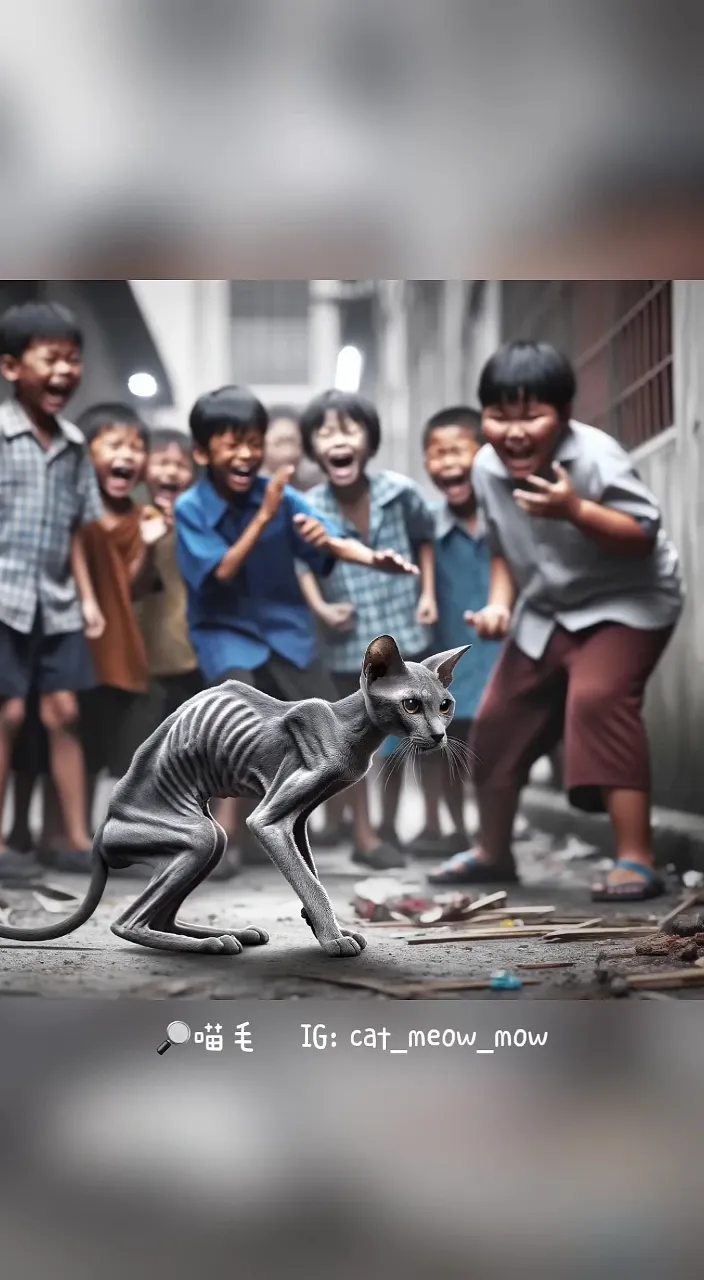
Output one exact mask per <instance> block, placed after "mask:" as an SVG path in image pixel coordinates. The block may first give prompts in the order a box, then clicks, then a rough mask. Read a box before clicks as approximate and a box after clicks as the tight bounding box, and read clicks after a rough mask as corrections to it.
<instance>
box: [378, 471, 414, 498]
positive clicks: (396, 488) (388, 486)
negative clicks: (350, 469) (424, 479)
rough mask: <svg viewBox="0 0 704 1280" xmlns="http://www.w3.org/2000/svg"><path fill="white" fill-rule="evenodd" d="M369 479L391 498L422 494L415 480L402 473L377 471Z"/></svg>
mask: <svg viewBox="0 0 704 1280" xmlns="http://www.w3.org/2000/svg"><path fill="white" fill-rule="evenodd" d="M369 478H370V480H371V482H372V484H373V485H375V486H376V487H377V488H378V489H380V490H384V491H385V492H386V493H388V494H389V495H390V496H394V495H395V494H401V493H409V492H410V493H422V489H421V487H420V485H419V484H417V483H416V481H415V480H411V478H410V476H404V475H402V474H401V472H400V471H387V470H384V471H375V472H373V473H372V475H371V476H370V477H369Z"/></svg>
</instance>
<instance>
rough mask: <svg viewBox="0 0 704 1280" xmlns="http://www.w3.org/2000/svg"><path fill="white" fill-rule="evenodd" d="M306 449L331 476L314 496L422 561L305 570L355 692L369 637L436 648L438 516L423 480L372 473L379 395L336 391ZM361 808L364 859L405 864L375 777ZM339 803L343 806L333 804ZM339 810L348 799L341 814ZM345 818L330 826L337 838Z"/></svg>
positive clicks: (325, 398)
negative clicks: (406, 571) (378, 569)
mask: <svg viewBox="0 0 704 1280" xmlns="http://www.w3.org/2000/svg"><path fill="white" fill-rule="evenodd" d="M301 434H302V436H303V445H304V448H305V450H306V453H307V454H308V456H309V457H310V458H312V459H313V461H315V462H317V463H318V465H319V466H320V467H321V469H322V470H323V471H324V473H325V475H326V477H327V479H326V481H325V483H324V484H322V485H318V486H317V487H316V488H314V489H311V490H310V492H309V494H308V497H309V499H310V502H311V503H312V505H313V506H314V507H315V509H316V511H318V512H320V514H321V515H322V516H324V517H326V518H327V519H329V520H330V521H332V522H333V523H335V524H336V525H338V526H339V527H341V528H342V529H343V530H344V532H345V533H346V534H348V535H351V536H352V537H354V538H358V539H359V540H360V541H362V542H364V543H366V544H367V545H368V546H370V547H390V548H391V549H392V550H393V551H396V552H397V553H398V554H399V555H401V556H403V557H404V558H405V559H408V560H412V561H413V560H415V561H416V563H417V564H418V566H419V569H420V582H419V581H418V580H417V579H414V578H410V577H409V578H394V579H389V578H388V577H387V576H386V575H382V574H380V573H374V572H371V573H370V572H369V570H362V569H359V568H358V567H357V566H356V565H354V564H350V563H339V564H337V565H336V566H335V568H334V569H333V571H332V573H331V574H330V575H329V576H328V577H327V578H326V579H325V580H324V582H321V583H320V585H319V584H318V582H317V581H316V580H315V579H314V577H313V575H312V573H302V574H301V588H302V590H303V592H304V594H305V596H306V599H307V601H308V603H309V605H310V606H311V607H312V608H313V609H314V610H315V612H316V614H317V616H318V617H319V618H320V620H321V622H322V623H323V625H324V627H325V628H326V630H327V637H326V639H327V644H326V659H327V666H328V669H329V670H330V672H331V674H332V677H333V679H334V681H335V685H336V688H337V692H338V697H340V698H344V697H347V696H348V695H349V694H350V693H353V692H354V691H355V690H356V689H357V688H358V687H359V671H360V667H361V665H362V661H363V659H364V654H365V652H366V648H367V645H368V644H369V642H370V641H371V640H373V639H374V637H375V636H377V635H380V634H382V633H388V634H390V635H393V636H394V637H395V639H396V641H397V643H398V645H399V648H400V650H401V652H402V654H403V656H404V657H405V658H408V659H409V660H410V661H414V662H418V661H420V660H421V658H423V657H424V656H425V655H426V653H427V650H428V647H429V644H430V639H431V635H432V632H431V628H432V627H433V626H434V625H435V623H436V622H437V605H436V602H435V551H434V537H435V524H434V517H433V513H432V510H431V508H430V506H429V504H428V503H427V502H426V500H425V498H424V497H423V494H422V493H421V490H420V489H419V488H418V486H417V485H415V484H414V483H413V481H411V480H409V479H407V477H406V476H401V475H397V474H396V473H395V472H393V471H381V472H377V473H376V474H373V475H368V474H367V470H366V468H367V463H368V461H369V459H370V458H373V457H374V454H375V453H376V452H377V450H378V448H379V444H380V442H381V428H380V424H379V416H378V414H377V412H376V409H375V408H374V405H373V404H371V403H370V402H369V401H367V400H365V399H364V398H363V397H362V396H359V395H351V394H348V393H344V392H340V391H326V392H324V393H323V395H321V396H317V397H316V399H315V400H313V401H312V402H311V403H310V404H309V405H308V407H307V409H306V410H305V412H304V414H303V417H302V419H301ZM401 783H402V773H401V770H400V769H396V770H394V772H393V773H392V774H391V775H390V777H389V778H388V780H387V786H386V788H385V793H384V800H385V811H387V812H388V813H395V811H396V803H397V800H398V795H399V792H400V788H401ZM349 798H350V803H351V805H352V809H353V813H354V845H355V848H354V853H353V858H354V861H355V862H360V863H363V864H364V865H365V866H369V867H373V868H375V869H379V870H384V869H386V868H388V867H398V866H402V865H403V862H404V858H403V855H402V854H401V853H400V851H399V849H398V847H397V846H396V844H395V842H394V841H393V839H392V838H391V833H390V832H388V831H387V830H386V825H387V824H386V823H383V822H382V828H381V831H380V832H376V831H374V829H373V828H372V825H371V822H370V818H369V801H368V791H367V782H366V779H362V781H361V782H358V783H357V784H356V786H354V787H353V788H351V790H350V792H349ZM330 807H331V808H333V806H330ZM338 815H339V807H338V809H337V813H336V816H338ZM339 834H340V828H339V825H338V828H337V831H335V830H333V831H331V832H329V833H327V835H326V837H321V836H319V837H318V839H319V840H322V839H323V838H326V839H327V840H328V841H329V842H330V839H331V837H332V842H334V841H335V837H336V836H337V838H338V839H339Z"/></svg>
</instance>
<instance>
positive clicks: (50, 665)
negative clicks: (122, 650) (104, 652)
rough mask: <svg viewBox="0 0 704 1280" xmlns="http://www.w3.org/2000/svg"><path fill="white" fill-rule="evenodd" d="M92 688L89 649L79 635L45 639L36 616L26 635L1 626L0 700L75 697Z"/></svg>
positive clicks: (68, 633)
mask: <svg viewBox="0 0 704 1280" xmlns="http://www.w3.org/2000/svg"><path fill="white" fill-rule="evenodd" d="M94 684H95V675H94V672H93V661H92V658H91V653H90V646H89V644H88V641H87V640H86V638H85V636H84V634H83V632H82V631H67V632H64V633H63V634H61V635H53V636H46V635H44V633H43V631H42V626H41V620H40V618H39V614H38V613H37V618H36V619H35V623H34V626H33V628H32V630H31V632H30V634H29V635H23V634H22V632H20V631H15V630H14V628H13V627H8V626H6V624H5V623H4V622H0V698H3V699H7V698H23V699H26V698H27V697H28V696H29V693H30V691H34V692H35V693H38V694H39V695H40V696H41V694H44V693H78V692H79V691H80V690H82V689H91V688H92V687H93V685H94Z"/></svg>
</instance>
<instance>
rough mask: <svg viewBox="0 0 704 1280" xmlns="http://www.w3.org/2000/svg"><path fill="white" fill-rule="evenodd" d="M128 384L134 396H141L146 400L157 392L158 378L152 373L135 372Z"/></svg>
mask: <svg viewBox="0 0 704 1280" xmlns="http://www.w3.org/2000/svg"><path fill="white" fill-rule="evenodd" d="M127 386H128V387H129V389H130V391H131V392H132V395H133V396H140V397H141V398H143V399H145V400H148V399H149V397H150V396H155V395H156V393H157V385H156V378H153V377H152V375H151V373H133V374H132V377H131V378H130V380H129V382H128V383H127Z"/></svg>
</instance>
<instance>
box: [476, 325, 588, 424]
mask: <svg viewBox="0 0 704 1280" xmlns="http://www.w3.org/2000/svg"><path fill="white" fill-rule="evenodd" d="M576 391H577V380H576V378H575V373H574V369H573V368H572V365H571V364H570V362H569V360H568V359H567V356H565V355H563V354H562V352H561V351H557V350H556V348H555V347H553V346H551V344H550V343H549V342H509V343H507V344H506V345H505V346H503V347H500V348H499V350H498V351H496V352H495V353H494V355H493V356H491V358H490V359H489V360H487V362H486V364H485V365H484V368H483V369H482V372H481V376H480V378H479V400H480V403H481V405H482V408H484V409H486V408H487V407H488V406H489V405H494V404H503V403H505V402H506V401H508V402H509V403H515V402H516V401H518V400H522V399H523V398H524V397H525V398H526V399H531V398H532V397H535V399H536V400H540V401H542V403H543V404H550V405H552V407H553V409H557V410H558V411H559V412H564V411H565V409H568V408H569V406H570V405H571V404H572V401H573V400H574V397H575V394H576Z"/></svg>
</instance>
